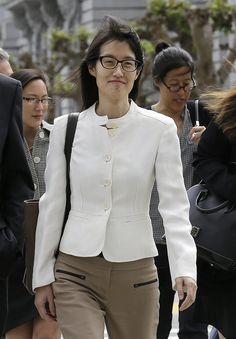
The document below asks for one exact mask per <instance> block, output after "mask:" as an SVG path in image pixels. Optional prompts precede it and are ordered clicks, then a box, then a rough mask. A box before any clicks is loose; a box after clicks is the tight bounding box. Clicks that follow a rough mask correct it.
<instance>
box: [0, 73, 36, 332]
mask: <svg viewBox="0 0 236 339" xmlns="http://www.w3.org/2000/svg"><path fill="white" fill-rule="evenodd" d="M21 107H22V92H21V85H20V83H19V82H18V81H16V80H14V79H11V78H10V77H7V76H4V75H2V74H0V218H1V219H2V220H3V221H4V222H5V223H6V224H7V226H8V227H10V228H11V230H12V231H13V232H14V234H15V236H16V238H17V240H18V244H19V249H22V244H23V236H22V222H23V212H24V211H23V201H24V199H28V198H31V197H32V194H33V182H32V179H31V174H30V171H29V168H28V165H27V161H26V157H25V153H24V146H23V129H22V120H21V119H22V116H21ZM6 260H7V258H6ZM0 270H1V267H0ZM6 316H7V280H0V336H1V334H2V333H3V332H4V327H5V321H6Z"/></svg>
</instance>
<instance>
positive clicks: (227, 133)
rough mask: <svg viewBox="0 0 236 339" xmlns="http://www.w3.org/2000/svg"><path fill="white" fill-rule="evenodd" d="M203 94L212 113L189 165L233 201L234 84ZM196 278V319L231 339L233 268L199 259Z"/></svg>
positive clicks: (234, 328)
mask: <svg viewBox="0 0 236 339" xmlns="http://www.w3.org/2000/svg"><path fill="white" fill-rule="evenodd" d="M203 98H204V100H205V101H206V102H207V107H208V109H209V110H211V111H212V112H215V117H214V119H213V121H212V122H211V123H210V124H209V126H208V127H207V129H206V131H205V133H204V134H203V136H202V138H201V141H200V142H199V145H198V149H197V153H196V155H195V157H194V162H193V165H194V166H195V170H196V172H197V174H198V175H199V176H200V178H201V179H203V181H204V183H205V185H206V186H207V187H208V188H209V189H210V190H211V191H212V192H214V193H215V194H216V195H219V196H220V197H222V198H223V199H225V200H229V201H231V202H233V203H234V204H235V203H236V166H235V164H236V114H235V104H236V86H235V85H234V86H232V87H230V88H228V89H221V90H217V91H209V92H208V93H206V94H205V95H204V96H203ZM222 232H224V230H223V229H222ZM212 241H214V239H212ZM225 246H227V244H225ZM198 280H199V291H198V298H197V302H196V305H195V316H196V319H197V320H198V321H203V322H207V323H209V324H211V325H213V326H214V327H215V328H217V329H218V330H219V331H220V332H221V333H222V335H223V336H224V337H226V338H227V339H235V338H236V325H235V302H236V289H235V286H236V271H231V272H228V271H226V270H223V269H218V268H215V267H214V266H213V265H210V264H208V263H206V262H204V261H202V260H199V262H198Z"/></svg>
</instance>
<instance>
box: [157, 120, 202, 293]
mask: <svg viewBox="0 0 236 339" xmlns="http://www.w3.org/2000/svg"><path fill="white" fill-rule="evenodd" d="M156 182H157V190H158V192H159V198H160V203H159V211H160V214H161V216H162V218H163V224H164V228H165V235H166V242H167V251H168V258H169V264H170V271H171V276H172V285H173V287H174V286H175V279H176V278H177V277H181V276H188V277H192V278H193V279H195V280H196V246H195V243H194V240H193V238H192V236H191V234H190V231H191V224H190V222H189V201H188V197H187V193H186V189H185V186H184V180H183V169H182V162H181V155H180V146H179V140H178V136H177V131H176V126H175V124H174V122H171V123H170V124H169V126H167V128H166V129H165V132H164V133H162V137H161V141H160V144H159V148H158V152H157V158H156Z"/></svg>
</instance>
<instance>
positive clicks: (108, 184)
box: [104, 179, 111, 187]
mask: <svg viewBox="0 0 236 339" xmlns="http://www.w3.org/2000/svg"><path fill="white" fill-rule="evenodd" d="M110 185H111V180H109V179H107V180H105V181H104V187H107V186H110Z"/></svg>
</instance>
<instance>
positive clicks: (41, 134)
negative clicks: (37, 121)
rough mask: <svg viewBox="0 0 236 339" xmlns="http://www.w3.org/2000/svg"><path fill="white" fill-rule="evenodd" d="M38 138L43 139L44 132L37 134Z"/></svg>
mask: <svg viewBox="0 0 236 339" xmlns="http://www.w3.org/2000/svg"><path fill="white" fill-rule="evenodd" d="M39 137H40V138H41V139H43V138H44V132H43V131H41V132H39Z"/></svg>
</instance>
